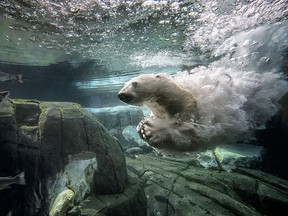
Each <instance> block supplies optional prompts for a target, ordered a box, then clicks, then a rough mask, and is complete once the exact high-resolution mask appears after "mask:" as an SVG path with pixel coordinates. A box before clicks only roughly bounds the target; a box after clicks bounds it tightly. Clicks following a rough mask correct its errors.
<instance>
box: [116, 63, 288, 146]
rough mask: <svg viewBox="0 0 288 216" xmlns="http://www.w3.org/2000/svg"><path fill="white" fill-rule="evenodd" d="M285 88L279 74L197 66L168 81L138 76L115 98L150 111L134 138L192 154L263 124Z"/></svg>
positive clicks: (163, 78) (150, 76) (158, 76)
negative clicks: (150, 114)
mask: <svg viewBox="0 0 288 216" xmlns="http://www.w3.org/2000/svg"><path fill="white" fill-rule="evenodd" d="M287 89H288V87H287V82H286V81H284V80H282V79H281V76H280V74H275V73H263V74H259V73H255V72H249V71H248V72H247V71H239V72H237V73H236V72H233V71H229V69H225V68H218V69H217V70H216V71H215V70H213V71H212V70H210V69H209V68H205V67H199V68H198V69H197V70H195V69H194V70H193V73H191V74H189V73H188V72H182V73H178V74H176V75H175V76H173V77H171V76H169V75H167V74H156V75H155V74H143V75H140V76H138V77H135V78H132V79H131V80H130V81H128V82H127V83H126V84H125V85H124V87H123V88H122V89H121V90H120V91H119V93H118V97H119V98H120V99H121V100H122V101H124V102H125V103H127V104H131V105H137V106H142V105H146V106H148V107H149V108H150V109H151V111H152V114H153V116H152V117H145V118H144V119H142V120H141V121H140V123H139V125H138V126H137V130H138V133H139V135H140V137H141V138H142V139H143V140H145V141H146V142H148V143H149V144H150V145H152V146H155V147H159V148H170V149H178V150H195V149H199V147H204V148H206V147H207V146H208V145H210V144H212V143H213V144H218V143H219V142H220V143H221V142H228V141H231V140H234V139H235V138H237V136H238V135H239V134H241V133H243V132H245V131H247V130H248V129H250V128H255V127H257V126H260V125H261V124H264V123H265V122H266V121H267V120H268V119H269V118H270V117H271V116H273V115H274V114H275V112H276V111H277V109H278V106H279V105H278V100H279V99H280V98H281V97H282V96H283V95H284V93H285V92H287Z"/></svg>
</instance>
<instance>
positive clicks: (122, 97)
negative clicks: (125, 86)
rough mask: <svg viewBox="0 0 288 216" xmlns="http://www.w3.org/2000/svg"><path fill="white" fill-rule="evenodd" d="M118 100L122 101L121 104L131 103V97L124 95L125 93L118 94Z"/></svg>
mask: <svg viewBox="0 0 288 216" xmlns="http://www.w3.org/2000/svg"><path fill="white" fill-rule="evenodd" d="M118 98H119V99H120V100H121V101H123V102H129V101H131V100H132V99H133V98H132V95H129V94H126V93H123V92H121V93H118Z"/></svg>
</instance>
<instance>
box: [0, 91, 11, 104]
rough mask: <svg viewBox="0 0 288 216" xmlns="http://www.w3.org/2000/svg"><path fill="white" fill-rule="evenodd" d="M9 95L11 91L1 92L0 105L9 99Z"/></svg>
mask: <svg viewBox="0 0 288 216" xmlns="http://www.w3.org/2000/svg"><path fill="white" fill-rule="evenodd" d="M9 94H10V92H9V91H0V104H1V102H2V101H3V100H4V99H6V98H8V96H9Z"/></svg>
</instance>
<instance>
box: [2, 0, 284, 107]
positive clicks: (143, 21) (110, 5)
mask: <svg viewBox="0 0 288 216" xmlns="http://www.w3.org/2000/svg"><path fill="white" fill-rule="evenodd" d="M287 13H288V12H287V1H285V0H276V1H268V0H255V1H249V0H247V1H244V0H242V1H241V0H234V1H233V0H218V1H209V0H206V1H205V0H204V1H197V0H186V1H170V0H168V1H153V0H148V1H144V0H136V1H119V0H114V1H113V0H97V1H92V0H86V1H76V0H71V1H52V0H46V1H42V0H38V1H34V0H14V1H12V0H11V1H8V0H4V1H1V3H0V29H1V31H0V61H1V64H0V70H1V71H4V72H6V73H14V74H15V73H22V74H23V77H24V83H23V84H22V85H19V84H17V83H12V84H11V83H9V84H7V83H3V84H2V83H1V86H0V88H1V89H0V90H10V91H11V97H12V98H13V97H22V98H37V99H40V100H67V101H75V102H79V103H81V104H82V105H84V106H92V107H95V106H96V107H97V106H110V105H114V104H117V103H119V102H118V100H117V98H116V96H115V93H116V92H117V91H118V90H119V89H120V88H121V86H122V85H123V83H124V82H126V81H127V80H129V79H130V78H131V77H133V76H135V75H137V74H141V73H162V72H165V73H168V74H175V73H177V72H181V71H185V70H187V71H190V72H191V73H193V70H195V69H196V70H198V69H197V67H198V66H205V67H206V68H208V69H210V70H211V73H213V70H217V69H219V66H220V65H221V66H222V67H224V68H226V69H227V68H228V69H229V70H230V72H231V71H232V73H236V72H237V70H239V69H241V70H247V71H254V72H257V73H262V72H265V71H266V72H268V71H269V72H271V71H272V72H276V73H282V72H284V71H285V70H287V45H288V42H287V38H288V37H287V34H288V33H287V29H288V24H287ZM285 59H286V60H285ZM35 88H37V89H38V90H39V91H37V92H35V90H33V89H35ZM104 94H105V95H104Z"/></svg>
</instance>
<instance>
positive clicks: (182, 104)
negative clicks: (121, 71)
mask: <svg viewBox="0 0 288 216" xmlns="http://www.w3.org/2000/svg"><path fill="white" fill-rule="evenodd" d="M118 97H119V99H120V100H122V101H123V102H125V103H127V104H130V105H136V106H142V105H146V106H148V107H149V108H150V109H151V111H152V114H153V116H152V117H146V118H144V119H142V120H141V121H140V123H139V125H138V126H137V131H138V133H139V135H140V137H141V138H142V139H143V140H145V141H146V142H147V143H148V144H149V145H151V146H154V147H158V148H166V149H167V148H168V149H169V148H170V149H178V150H186V149H189V150H193V149H197V148H198V147H199V138H198V137H197V136H196V135H195V133H194V125H193V124H191V122H197V121H198V119H199V108H198V105H197V101H196V100H195V98H194V96H193V94H192V93H191V92H190V91H188V90H186V89H184V88H182V87H181V86H179V85H178V84H177V83H176V82H175V81H174V80H173V79H172V78H170V77H168V76H165V75H163V74H156V75H155V74H143V75H140V76H138V77H135V78H133V79H131V80H130V81H128V82H127V83H125V85H124V87H123V88H122V89H121V90H120V91H119V93H118Z"/></svg>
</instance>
